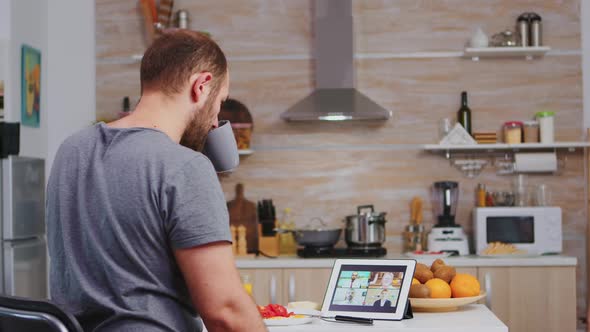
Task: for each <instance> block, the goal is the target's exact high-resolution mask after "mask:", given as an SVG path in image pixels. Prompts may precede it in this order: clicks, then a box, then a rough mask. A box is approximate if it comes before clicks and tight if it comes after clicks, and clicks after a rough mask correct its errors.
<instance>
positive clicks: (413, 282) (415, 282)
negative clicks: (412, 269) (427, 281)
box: [412, 278, 420, 285]
mask: <svg viewBox="0 0 590 332" xmlns="http://www.w3.org/2000/svg"><path fill="white" fill-rule="evenodd" d="M412 285H420V281H418V279H416V278H412Z"/></svg>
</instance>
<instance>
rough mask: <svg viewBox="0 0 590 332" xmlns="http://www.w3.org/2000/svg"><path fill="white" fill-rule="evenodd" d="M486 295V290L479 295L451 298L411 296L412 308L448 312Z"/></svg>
mask: <svg viewBox="0 0 590 332" xmlns="http://www.w3.org/2000/svg"><path fill="white" fill-rule="evenodd" d="M485 297H486V292H484V291H481V292H480V293H479V295H477V296H471V297H457V298H450V299H425V298H410V303H412V310H413V311H418V312H446V311H455V310H457V309H459V307H462V306H464V305H468V304H471V303H475V302H477V301H479V300H481V299H483V298H485Z"/></svg>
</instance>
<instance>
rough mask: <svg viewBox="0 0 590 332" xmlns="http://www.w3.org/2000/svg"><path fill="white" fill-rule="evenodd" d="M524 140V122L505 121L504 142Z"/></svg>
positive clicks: (516, 142)
mask: <svg viewBox="0 0 590 332" xmlns="http://www.w3.org/2000/svg"><path fill="white" fill-rule="evenodd" d="M521 142H522V122H520V121H509V122H506V123H504V143H506V144H519V143H521Z"/></svg>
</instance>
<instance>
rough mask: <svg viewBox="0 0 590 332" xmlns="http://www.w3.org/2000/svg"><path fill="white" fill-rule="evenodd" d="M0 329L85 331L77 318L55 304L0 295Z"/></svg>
mask: <svg viewBox="0 0 590 332" xmlns="http://www.w3.org/2000/svg"><path fill="white" fill-rule="evenodd" d="M0 331H38V332H83V331H82V328H81V327H80V324H79V323H78V321H77V320H76V318H75V317H74V316H73V315H72V314H69V313H67V312H65V311H63V310H62V309H61V308H59V307H58V306H56V305H55V304H53V303H51V302H48V301H42V300H32V299H26V298H22V297H15V296H5V295H1V296H0Z"/></svg>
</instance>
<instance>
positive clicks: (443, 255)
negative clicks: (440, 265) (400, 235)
mask: <svg viewBox="0 0 590 332" xmlns="http://www.w3.org/2000/svg"><path fill="white" fill-rule="evenodd" d="M405 255H406V256H408V257H410V258H445V257H449V256H451V253H450V252H443V253H440V254H429V253H424V254H416V253H413V252H407V253H406V254H405Z"/></svg>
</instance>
